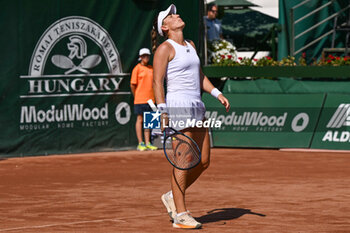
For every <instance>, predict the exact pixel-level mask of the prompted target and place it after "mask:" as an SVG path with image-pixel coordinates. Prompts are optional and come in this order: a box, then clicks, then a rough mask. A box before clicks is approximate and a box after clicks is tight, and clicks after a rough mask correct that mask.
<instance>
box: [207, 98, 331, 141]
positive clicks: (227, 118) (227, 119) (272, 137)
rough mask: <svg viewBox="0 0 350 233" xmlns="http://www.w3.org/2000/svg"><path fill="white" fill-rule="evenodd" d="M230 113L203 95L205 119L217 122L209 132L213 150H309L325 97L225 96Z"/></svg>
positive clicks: (215, 101) (214, 100) (212, 99)
mask: <svg viewBox="0 0 350 233" xmlns="http://www.w3.org/2000/svg"><path fill="white" fill-rule="evenodd" d="M225 96H226V97H227V98H228V100H229V101H230V104H231V110H230V112H229V113H226V112H225V111H224V108H223V107H222V106H220V103H218V101H217V100H216V99H214V98H212V97H211V96H210V95H204V97H203V100H204V102H205V104H206V107H207V113H206V117H207V118H211V119H216V120H220V121H221V122H222V126H221V128H213V129H212V138H213V145H214V146H224V147H268V148H283V147H295V148H308V147H309V146H310V145H311V140H312V136H313V134H314V131H315V129H316V125H317V120H318V118H319V114H320V111H321V108H322V104H323V101H324V97H325V95H324V94H225Z"/></svg>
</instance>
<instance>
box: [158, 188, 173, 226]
mask: <svg viewBox="0 0 350 233" xmlns="http://www.w3.org/2000/svg"><path fill="white" fill-rule="evenodd" d="M161 199H162V202H163V204H164V206H165V208H166V210H167V211H168V214H169V217H170V218H171V220H172V221H174V218H175V216H176V207H175V203H174V198H173V197H172V196H171V191H169V192H167V193H165V194H163V195H162V197H161Z"/></svg>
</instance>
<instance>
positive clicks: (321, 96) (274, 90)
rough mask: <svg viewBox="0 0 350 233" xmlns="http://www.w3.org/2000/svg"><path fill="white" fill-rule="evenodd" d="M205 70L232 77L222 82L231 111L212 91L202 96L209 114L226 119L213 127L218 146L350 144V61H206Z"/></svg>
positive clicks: (344, 146)
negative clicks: (242, 63)
mask: <svg viewBox="0 0 350 233" xmlns="http://www.w3.org/2000/svg"><path fill="white" fill-rule="evenodd" d="M203 71H204V72H205V74H206V75H207V76H209V77H211V78H214V79H213V81H215V78H222V77H231V79H230V78H228V79H227V80H226V81H225V85H224V86H223V92H224V93H225V96H227V97H228V99H229V100H230V102H231V105H232V110H231V111H230V112H229V113H226V112H224V111H223V109H222V106H221V105H220V103H218V101H217V100H215V99H213V98H212V97H210V96H208V95H204V98H203V100H204V101H205V103H206V106H207V108H208V112H207V117H213V118H217V117H220V119H221V120H223V121H224V123H223V128H220V129H213V132H212V135H213V143H214V146H224V147H269V148H283V147H295V148H314V149H338V150H340V149H347V150H348V149H350V146H349V144H350V143H349V141H350V130H349V127H350V89H349V88H348V87H349V81H350V80H349V77H350V67H348V66H340V67H331V66H327V67H308V66H306V67H301V66H296V67H245V66H240V67H213V66H212V67H209V66H208V67H203ZM282 76H283V77H285V78H277V77H282ZM256 77H260V78H256ZM261 77H265V78H261ZM266 77H267V78H266ZM263 118H264V120H261V119H263ZM235 119H236V122H235ZM240 119H241V120H240ZM225 122H226V123H225ZM254 122H255V123H254ZM278 122H279V123H278ZM269 123H270V125H269ZM261 124H263V125H261ZM278 124H279V125H278ZM293 127H294V129H293ZM295 128H296V129H297V130H295Z"/></svg>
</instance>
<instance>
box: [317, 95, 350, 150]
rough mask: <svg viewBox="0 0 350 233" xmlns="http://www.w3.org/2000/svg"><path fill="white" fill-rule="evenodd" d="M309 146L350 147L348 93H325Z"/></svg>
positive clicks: (323, 147) (344, 148) (349, 104)
mask: <svg viewBox="0 0 350 233" xmlns="http://www.w3.org/2000/svg"><path fill="white" fill-rule="evenodd" d="M311 148H314V149H335V150H349V149H350V95H342V94H328V95H327V98H326V101H325V104H324V107H323V109H322V112H321V116H320V120H319V123H318V127H317V129H316V132H315V136H314V138H313V140H312V144H311Z"/></svg>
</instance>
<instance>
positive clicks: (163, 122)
mask: <svg viewBox="0 0 350 233" xmlns="http://www.w3.org/2000/svg"><path fill="white" fill-rule="evenodd" d="M168 126H169V117H168V113H162V115H160V129H161V131H162V132H164V129H165V128H167V127H168Z"/></svg>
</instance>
